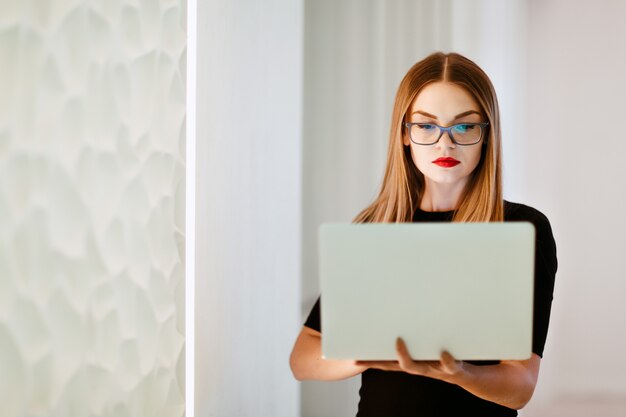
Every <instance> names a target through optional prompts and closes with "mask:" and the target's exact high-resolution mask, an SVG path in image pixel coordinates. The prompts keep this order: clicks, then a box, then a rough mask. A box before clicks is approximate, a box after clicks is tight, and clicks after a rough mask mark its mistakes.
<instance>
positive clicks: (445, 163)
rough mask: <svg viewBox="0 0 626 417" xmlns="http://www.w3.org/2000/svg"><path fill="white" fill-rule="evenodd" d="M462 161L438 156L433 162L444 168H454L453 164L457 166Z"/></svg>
mask: <svg viewBox="0 0 626 417" xmlns="http://www.w3.org/2000/svg"><path fill="white" fill-rule="evenodd" d="M460 163H461V161H457V160H456V159H454V158H437V159H435V160H434V161H433V164H435V165H438V166H440V167H443V168H452V167H453V166H456V165H458V164H460Z"/></svg>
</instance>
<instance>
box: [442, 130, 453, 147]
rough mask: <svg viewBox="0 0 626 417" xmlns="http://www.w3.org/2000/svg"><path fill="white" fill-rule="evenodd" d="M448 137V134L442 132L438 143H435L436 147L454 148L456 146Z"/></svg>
mask: <svg viewBox="0 0 626 417" xmlns="http://www.w3.org/2000/svg"><path fill="white" fill-rule="evenodd" d="M450 135H451V133H450V132H443V135H441V137H440V138H439V141H438V142H437V146H438V147H442V148H456V144H455V143H454V142H453V141H452V137H451V136H450Z"/></svg>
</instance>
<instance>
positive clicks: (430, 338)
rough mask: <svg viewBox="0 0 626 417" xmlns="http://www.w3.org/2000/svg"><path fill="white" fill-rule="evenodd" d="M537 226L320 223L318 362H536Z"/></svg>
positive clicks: (520, 224)
mask: <svg viewBox="0 0 626 417" xmlns="http://www.w3.org/2000/svg"><path fill="white" fill-rule="evenodd" d="M534 247H535V229H534V226H533V225H532V224H531V223H528V222H505V223H370V224H323V225H321V226H320V228H319V274H320V285H321V292H322V297H321V324H322V356H323V357H324V358H326V359H352V360H397V353H396V343H395V341H396V338H397V337H402V338H403V339H404V341H405V342H406V344H407V347H408V349H409V352H410V354H411V356H412V357H413V359H415V360H438V359H439V358H440V354H441V352H442V350H447V351H449V352H450V353H451V354H452V355H453V356H454V357H455V358H456V359H458V360H523V359H528V358H530V356H531V349H532V322H533V288H534V254H535V248H534Z"/></svg>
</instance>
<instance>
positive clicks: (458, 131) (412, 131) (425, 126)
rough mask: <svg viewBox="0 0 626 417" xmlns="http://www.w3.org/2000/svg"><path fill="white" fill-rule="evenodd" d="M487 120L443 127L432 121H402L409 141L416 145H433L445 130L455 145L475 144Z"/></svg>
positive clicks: (485, 127) (481, 135)
mask: <svg viewBox="0 0 626 417" xmlns="http://www.w3.org/2000/svg"><path fill="white" fill-rule="evenodd" d="M488 125H489V122H484V123H459V124H456V125H452V126H449V127H443V126H439V125H436V124H434V123H410V122H407V123H404V126H406V128H407V130H408V131H409V137H410V138H411V142H413V143H415V144H416V145H434V144H435V143H437V142H439V139H441V137H442V136H443V134H444V133H445V132H448V136H449V137H450V139H451V140H452V142H453V143H454V144H456V145H461V146H467V145H475V144H477V143H478V142H480V140H481V139H482V137H483V133H484V132H485V131H486V130H487V126H488Z"/></svg>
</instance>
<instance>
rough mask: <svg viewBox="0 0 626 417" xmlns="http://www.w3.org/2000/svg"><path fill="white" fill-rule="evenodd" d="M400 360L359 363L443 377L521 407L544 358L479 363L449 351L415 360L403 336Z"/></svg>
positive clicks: (483, 395) (489, 398)
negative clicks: (428, 359)
mask: <svg viewBox="0 0 626 417" xmlns="http://www.w3.org/2000/svg"><path fill="white" fill-rule="evenodd" d="M396 349H397V351H398V360H397V361H356V362H355V365H362V366H367V367H368V368H372V369H382V370H384V371H401V372H407V373H410V374H414V375H423V376H426V377H429V378H435V379H440V380H442V381H445V382H449V383H451V384H456V385H458V386H460V387H462V388H463V389H465V390H466V391H469V392H471V393H472V394H474V395H476V396H477V397H480V398H482V399H485V400H487V401H491V402H494V403H496V404H500V405H503V406H505V407H509V408H513V409H517V410H519V409H520V408H522V407H524V405H526V403H528V401H529V400H530V398H531V397H532V395H533V391H534V390H535V386H536V385H537V376H538V374H539V365H540V363H541V358H540V357H539V355H537V354H536V353H533V354H532V356H531V358H530V359H526V360H506V361H500V363H499V364H497V365H485V366H476V365H472V364H469V363H467V362H462V361H457V360H455V359H454V358H453V357H452V355H450V353H448V352H443V353H442V354H441V359H440V360H439V361H414V360H413V359H412V358H411V355H410V354H409V351H408V349H407V347H406V345H405V344H404V341H402V339H400V338H398V339H397V341H396Z"/></svg>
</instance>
